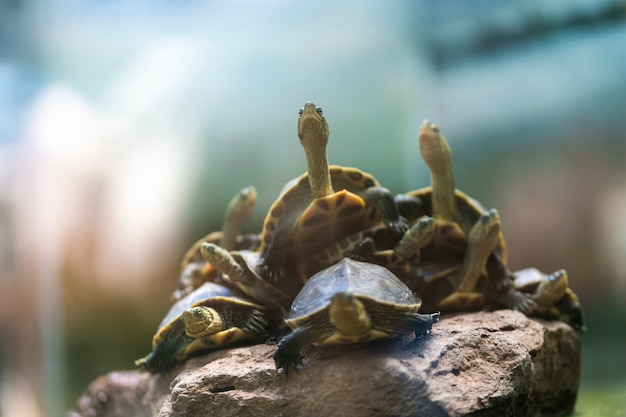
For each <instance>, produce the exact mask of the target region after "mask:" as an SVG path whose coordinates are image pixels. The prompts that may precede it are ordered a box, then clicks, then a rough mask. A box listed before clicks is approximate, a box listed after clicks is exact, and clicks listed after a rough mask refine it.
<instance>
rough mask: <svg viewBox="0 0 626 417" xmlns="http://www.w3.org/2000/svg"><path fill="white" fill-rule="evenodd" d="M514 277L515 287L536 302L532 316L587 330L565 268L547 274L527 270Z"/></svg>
mask: <svg viewBox="0 0 626 417" xmlns="http://www.w3.org/2000/svg"><path fill="white" fill-rule="evenodd" d="M512 274H513V277H514V278H513V279H514V282H515V288H517V289H518V290H519V291H522V292H524V293H529V294H530V297H531V298H532V300H533V301H535V303H536V306H535V308H534V309H533V311H532V312H531V314H530V315H531V316H539V317H545V318H548V319H561V320H564V321H567V322H568V323H569V325H570V326H572V327H573V328H574V329H576V330H578V331H584V330H585V326H584V324H583V313H582V308H581V306H580V302H579V301H578V296H577V295H576V293H574V291H572V289H571V288H570V287H569V283H568V279H567V272H566V271H565V269H559V270H557V271H555V272H553V273H551V274H546V273H544V272H541V271H540V270H538V269H537V268H525V269H521V270H519V271H515V272H513V273H512Z"/></svg>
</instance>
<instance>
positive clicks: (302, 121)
mask: <svg viewBox="0 0 626 417" xmlns="http://www.w3.org/2000/svg"><path fill="white" fill-rule="evenodd" d="M329 133H330V131H329V129H328V123H327V122H326V119H325V118H324V113H323V112H322V108H321V107H318V106H316V105H315V104H314V103H312V102H310V101H308V102H307V103H306V104H305V105H304V107H302V108H301V109H300V117H299V118H298V137H299V138H300V143H302V146H304V149H305V150H306V149H316V148H322V149H326V144H327V143H328V135H329Z"/></svg>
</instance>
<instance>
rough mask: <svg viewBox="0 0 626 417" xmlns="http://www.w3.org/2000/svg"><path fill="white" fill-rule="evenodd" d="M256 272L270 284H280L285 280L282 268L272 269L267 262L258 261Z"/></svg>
mask: <svg viewBox="0 0 626 417" xmlns="http://www.w3.org/2000/svg"><path fill="white" fill-rule="evenodd" d="M256 271H257V273H258V274H259V275H260V276H261V277H263V279H265V280H266V281H268V282H270V283H272V284H276V283H279V282H282V281H283V280H284V279H285V271H283V270H282V268H279V267H274V266H273V265H271V264H270V263H268V262H267V261H263V260H262V261H260V263H259V265H258V266H257V267H256Z"/></svg>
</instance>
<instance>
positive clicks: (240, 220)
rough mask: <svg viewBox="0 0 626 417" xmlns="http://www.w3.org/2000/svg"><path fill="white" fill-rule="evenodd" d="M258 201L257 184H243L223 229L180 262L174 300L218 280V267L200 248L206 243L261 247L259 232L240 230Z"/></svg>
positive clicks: (227, 210) (190, 250)
mask: <svg viewBox="0 0 626 417" xmlns="http://www.w3.org/2000/svg"><path fill="white" fill-rule="evenodd" d="M256 201H257V192H256V188H254V186H252V185H250V186H248V187H245V188H242V189H241V190H240V191H239V192H238V193H237V194H235V196H234V197H233V198H232V199H231V201H230V202H229V203H228V206H227V208H226V214H225V215H224V222H223V225H222V230H220V231H217V232H211V233H209V234H208V235H206V236H204V237H203V238H201V239H199V240H198V241H196V242H195V243H194V244H193V245H192V246H191V247H190V248H189V249H188V250H187V252H186V253H185V255H184V256H183V260H182V262H181V264H180V278H179V280H178V288H177V289H176V291H174V292H173V293H172V296H171V297H170V298H171V299H172V300H174V301H176V300H180V299H181V298H183V297H184V296H186V295H187V294H189V293H191V292H192V291H193V290H195V289H196V288H198V287H199V286H200V285H202V284H203V283H205V282H207V281H217V282H219V278H218V274H217V270H216V269H215V268H214V267H213V266H212V265H211V264H210V263H207V262H206V260H205V259H204V257H203V256H202V253H201V250H200V248H201V246H202V244H203V243H205V242H210V243H214V244H218V245H220V246H222V247H223V248H225V249H226V250H233V249H237V250H244V249H246V250H255V249H256V248H258V246H259V245H260V243H261V241H260V236H259V235H258V234H244V235H241V234H240V232H241V229H242V228H243V225H244V224H245V223H246V221H247V220H248V219H249V218H250V215H251V214H252V210H253V209H254V206H255V204H256Z"/></svg>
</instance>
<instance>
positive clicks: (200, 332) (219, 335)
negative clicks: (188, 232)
mask: <svg viewBox="0 0 626 417" xmlns="http://www.w3.org/2000/svg"><path fill="white" fill-rule="evenodd" d="M264 311H265V308H264V307H263V306H261V305H259V304H256V303H253V302H251V301H248V300H247V299H245V298H244V297H243V296H241V295H238V293H237V292H236V291H233V290H231V289H230V288H227V287H225V286H222V285H218V284H215V283H213V282H205V283H204V284H202V286H200V287H199V288H198V289H196V290H195V291H193V292H192V293H190V294H189V295H187V296H186V297H185V298H183V299H181V300H179V301H178V302H177V303H176V304H174V305H173V306H172V308H171V309H170V311H169V312H168V313H167V314H166V316H165V318H164V319H163V321H162V322H161V324H160V325H159V327H158V330H157V332H156V334H155V335H154V337H153V339H152V352H150V353H149V354H148V355H147V356H146V357H144V358H141V359H138V360H136V361H135V365H137V366H139V367H140V368H141V369H144V370H147V371H150V372H160V371H167V370H168V369H170V368H172V367H173V366H174V365H176V363H178V362H181V361H184V360H186V359H188V358H190V357H192V356H194V355H199V354H201V353H204V352H207V351H211V350H216V349H219V348H221V347H224V346H228V345H233V344H236V343H244V342H262V341H263V340H265V338H266V337H267V328H268V325H267V323H266V321H265V318H264Z"/></svg>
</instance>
